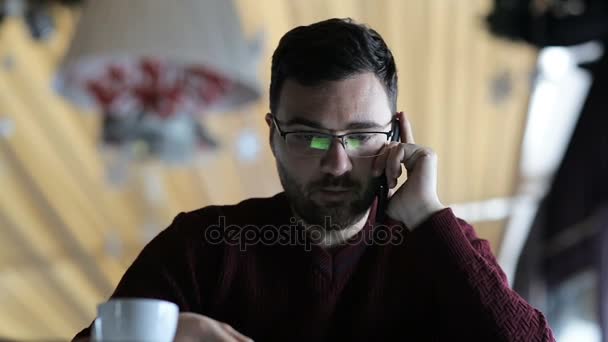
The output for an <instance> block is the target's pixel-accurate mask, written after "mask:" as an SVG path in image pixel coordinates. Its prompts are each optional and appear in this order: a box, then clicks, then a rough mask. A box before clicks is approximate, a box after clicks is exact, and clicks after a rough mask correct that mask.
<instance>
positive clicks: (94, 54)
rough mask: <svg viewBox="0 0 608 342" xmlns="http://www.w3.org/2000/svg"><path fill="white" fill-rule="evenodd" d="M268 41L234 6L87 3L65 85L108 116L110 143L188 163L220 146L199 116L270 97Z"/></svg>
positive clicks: (210, 1) (59, 83) (160, 0)
mask: <svg viewBox="0 0 608 342" xmlns="http://www.w3.org/2000/svg"><path fill="white" fill-rule="evenodd" d="M259 37H261V36H260V35H258V39H254V40H251V41H247V40H246V39H245V37H244V35H243V32H242V30H241V26H240V22H239V16H238V13H237V11H236V8H235V6H234V4H233V2H232V1H230V0H179V1H168V0H128V1H125V0H93V1H87V2H86V3H85V5H84V7H83V10H82V15H81V18H80V21H79V23H78V25H77V27H76V29H75V34H74V37H73V40H72V42H71V45H70V47H69V49H68V52H67V54H66V56H65V58H64V60H63V62H62V64H61V66H60V67H59V69H58V73H57V75H56V78H55V88H56V90H57V91H58V92H59V93H60V94H62V95H63V96H65V97H66V98H67V99H69V100H71V101H72V102H74V103H75V104H77V105H80V106H83V107H88V108H92V109H96V110H97V111H98V112H100V113H101V114H102V115H103V120H102V123H103V132H102V134H101V135H100V137H101V139H102V140H103V141H102V143H103V146H104V147H108V146H109V147H115V148H118V149H122V150H123V152H120V153H119V155H130V154H133V153H135V154H138V155H145V156H146V157H147V156H152V157H154V158H160V159H162V160H165V161H170V162H184V161H186V162H187V161H191V160H192V157H193V155H194V153H195V152H197V151H198V150H199V149H198V148H199V147H201V146H202V147H204V148H213V147H215V146H217V144H216V143H215V141H214V140H213V139H212V136H211V133H210V132H208V131H207V130H206V129H205V128H204V127H203V126H202V124H201V123H202V121H201V120H199V118H198V117H197V116H198V114H202V113H209V112H211V111H229V110H233V109H235V107H237V106H239V105H243V104H246V103H248V102H251V101H254V100H257V99H258V98H259V97H260V95H261V88H260V86H259V83H258V79H257V76H256V73H257V70H258V62H259V59H260V53H261V50H262V44H261V39H259ZM125 151H126V153H125ZM133 151H135V152H133ZM119 160H120V161H122V160H124V158H121V159H119ZM121 167H122V166H121Z"/></svg>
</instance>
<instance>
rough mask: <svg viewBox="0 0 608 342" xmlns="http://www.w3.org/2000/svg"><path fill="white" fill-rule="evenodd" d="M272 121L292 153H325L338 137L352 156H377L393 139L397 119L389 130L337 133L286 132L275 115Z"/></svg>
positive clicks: (305, 154)
mask: <svg viewBox="0 0 608 342" xmlns="http://www.w3.org/2000/svg"><path fill="white" fill-rule="evenodd" d="M272 122H273V123H274V125H275V127H276V128H277V131H278V132H279V135H280V136H281V137H282V138H283V140H284V141H285V145H286V146H287V150H288V151H289V152H290V153H294V154H297V155H301V156H309V157H314V156H321V155H324V154H325V153H326V152H327V150H329V148H330V147H331V145H332V142H333V141H335V140H336V139H338V140H339V141H340V143H341V144H342V146H343V147H344V150H345V151H346V153H347V154H348V156H350V157H355V158H365V157H374V156H377V155H379V154H380V151H381V150H382V147H384V145H385V144H386V143H387V142H388V141H389V140H390V139H391V137H392V135H393V133H394V125H395V119H394V118H393V120H391V122H390V124H392V127H391V130H390V131H389V132H351V133H346V134H340V135H337V134H329V133H323V132H315V131H289V132H285V131H283V130H282V129H281V127H280V126H279V120H278V119H277V118H276V117H275V116H274V115H272Z"/></svg>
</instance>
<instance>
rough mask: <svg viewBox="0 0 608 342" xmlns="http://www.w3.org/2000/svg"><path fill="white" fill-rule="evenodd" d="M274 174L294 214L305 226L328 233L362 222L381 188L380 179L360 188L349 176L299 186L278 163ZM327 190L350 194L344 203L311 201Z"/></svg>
mask: <svg viewBox="0 0 608 342" xmlns="http://www.w3.org/2000/svg"><path fill="white" fill-rule="evenodd" d="M277 170H278V173H279V178H280V180H281V184H282V185H283V188H284V189H285V194H286V195H287V198H288V199H289V201H290V202H291V205H292V208H293V210H294V211H295V214H296V215H298V216H299V217H300V218H301V219H303V220H304V221H305V223H307V224H310V225H317V226H321V227H323V229H324V230H327V231H330V230H342V229H346V228H348V227H350V226H351V225H353V224H354V223H356V222H358V221H359V220H361V219H362V218H363V215H365V214H366V212H367V210H368V209H369V208H370V206H371V205H372V203H373V202H374V199H375V197H376V190H377V189H378V187H379V186H380V179H379V178H370V179H369V180H367V182H365V184H362V183H361V182H357V181H355V180H353V179H352V178H351V176H350V175H349V174H344V175H342V176H339V177H334V176H331V175H327V174H326V175H324V176H323V177H322V178H321V179H319V180H316V181H313V182H311V183H309V184H302V183H300V182H298V181H297V180H296V179H295V178H294V177H292V176H291V175H290V174H289V172H288V171H287V168H286V167H285V166H284V165H283V164H282V163H281V162H280V161H279V160H278V159H277ZM326 187H340V188H345V189H348V191H349V194H348V196H346V197H345V198H344V199H343V200H339V201H326V202H324V203H319V201H316V200H315V199H314V197H317V198H319V199H322V193H321V190H322V189H323V188H326ZM319 196H321V197H319Z"/></svg>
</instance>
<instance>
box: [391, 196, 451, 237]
mask: <svg viewBox="0 0 608 342" xmlns="http://www.w3.org/2000/svg"><path fill="white" fill-rule="evenodd" d="M445 208H447V207H446V206H444V205H443V204H441V203H440V202H434V203H425V204H422V205H420V206H418V207H417V208H415V210H413V211H412V212H410V213H404V214H405V215H404V218H403V219H402V220H401V221H402V223H403V224H404V225H405V227H407V229H408V230H410V231H413V230H414V229H416V228H417V227H418V226H420V225H421V224H422V223H424V221H426V220H427V219H428V218H430V217H431V216H433V215H434V214H436V213H438V212H440V211H442V210H443V209H445Z"/></svg>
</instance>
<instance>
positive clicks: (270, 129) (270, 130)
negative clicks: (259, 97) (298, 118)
mask: <svg viewBox="0 0 608 342" xmlns="http://www.w3.org/2000/svg"><path fill="white" fill-rule="evenodd" d="M264 120H266V124H267V125H268V144H270V150H271V151H272V154H273V155H274V156H275V157H276V154H275V151H274V144H273V143H272V140H273V137H274V130H275V127H274V125H273V124H272V114H270V113H266V116H265V117H264Z"/></svg>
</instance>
